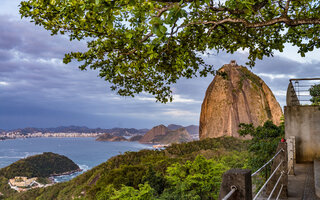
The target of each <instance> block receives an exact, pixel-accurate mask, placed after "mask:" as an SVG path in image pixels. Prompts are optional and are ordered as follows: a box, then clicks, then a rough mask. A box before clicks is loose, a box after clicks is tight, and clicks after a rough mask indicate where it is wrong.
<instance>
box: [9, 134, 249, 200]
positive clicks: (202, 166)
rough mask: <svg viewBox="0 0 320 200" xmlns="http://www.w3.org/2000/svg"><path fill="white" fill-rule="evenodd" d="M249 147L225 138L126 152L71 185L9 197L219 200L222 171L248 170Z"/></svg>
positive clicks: (24, 199)
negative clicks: (138, 197) (140, 197)
mask: <svg viewBox="0 0 320 200" xmlns="http://www.w3.org/2000/svg"><path fill="white" fill-rule="evenodd" d="M247 145H248V143H247V141H243V140H239V139H236V138H231V137H222V138H214V139H205V140H202V141H193V142H189V143H182V144H173V145H171V146H170V147H167V148H166V149H164V150H141V151H139V152H126V153H124V154H121V155H118V156H115V157H112V158H111V159H109V160H108V161H107V162H105V163H102V164H100V165H99V166H97V167H95V168H93V169H91V170H89V171H87V172H85V173H84V174H81V175H79V176H77V177H76V178H74V179H72V180H71V181H68V182H63V183H58V184H55V185H53V186H50V187H47V188H41V189H32V190H30V191H27V192H24V193H16V194H12V195H10V196H8V197H10V198H9V199H12V200H33V199H39V200H42V199H61V200H62V199H86V200H93V199H98V200H100V199H101V200H102V199H136V198H134V197H137V195H144V197H146V198H144V199H153V198H157V199H158V198H159V199H172V200H173V199H179V197H181V198H182V199H190V197H191V196H187V195H190V194H191V195H192V197H195V198H198V199H216V198H217V195H218V192H219V188H220V182H221V176H222V174H223V172H224V171H226V170H228V169H229V168H243V167H245V166H246V164H247V163H246V160H247V158H248V153H247V151H246V149H247ZM204 173H205V174H207V175H206V176H204ZM190 180H192V182H191V184H190ZM182 186H183V187H182ZM111 197H112V198H111Z"/></svg>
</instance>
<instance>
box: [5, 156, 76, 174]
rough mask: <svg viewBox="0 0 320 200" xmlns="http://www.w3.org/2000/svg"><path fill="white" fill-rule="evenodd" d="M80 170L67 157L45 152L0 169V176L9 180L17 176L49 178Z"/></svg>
mask: <svg viewBox="0 0 320 200" xmlns="http://www.w3.org/2000/svg"><path fill="white" fill-rule="evenodd" d="M74 170H79V166H78V165H76V164H75V163H74V162H73V161H72V160H70V159H69V158H67V157H66V156H62V155H59V154H55V153H50V152H45V153H43V154H40V155H35V156H30V157H28V158H25V159H21V160H18V161H17V162H15V163H13V164H11V165H9V166H8V167H5V168H2V169H0V176H3V177H5V178H7V179H10V178H14V177H15V176H26V177H28V178H32V177H49V176H51V175H53V174H61V173H65V172H70V171H74Z"/></svg>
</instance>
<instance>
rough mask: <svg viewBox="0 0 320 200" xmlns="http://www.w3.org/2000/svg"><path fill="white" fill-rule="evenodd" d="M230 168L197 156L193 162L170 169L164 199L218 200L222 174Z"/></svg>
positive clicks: (176, 165)
mask: <svg viewBox="0 0 320 200" xmlns="http://www.w3.org/2000/svg"><path fill="white" fill-rule="evenodd" d="M227 169H228V168H227V167H226V166H225V165H223V164H222V163H218V162H217V161H214V160H207V159H205V158H204V157H203V156H197V157H196V159H195V160H194V161H193V162H191V161H187V162H186V163H185V164H183V165H182V164H179V163H177V164H174V165H173V166H171V167H168V169H167V172H168V175H167V176H166V179H167V181H168V184H169V187H168V188H167V189H166V190H165V191H164V194H163V195H162V199H172V200H175V199H193V200H197V199H198V200H200V199H217V197H218V194H219V189H220V184H221V177H222V174H223V173H224V172H225V171H226V170H227Z"/></svg>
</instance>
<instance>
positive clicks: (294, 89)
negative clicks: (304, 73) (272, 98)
mask: <svg viewBox="0 0 320 200" xmlns="http://www.w3.org/2000/svg"><path fill="white" fill-rule="evenodd" d="M289 81H290V83H289V87H288V91H287V100H288V101H287V105H311V104H312V102H311V98H312V96H311V95H310V91H309V90H310V88H311V87H312V86H313V85H316V84H320V78H299V79H290V80H289Z"/></svg>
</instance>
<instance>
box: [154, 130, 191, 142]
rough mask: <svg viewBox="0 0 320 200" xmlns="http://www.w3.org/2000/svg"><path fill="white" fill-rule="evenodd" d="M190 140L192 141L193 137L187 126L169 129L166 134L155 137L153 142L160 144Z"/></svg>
mask: <svg viewBox="0 0 320 200" xmlns="http://www.w3.org/2000/svg"><path fill="white" fill-rule="evenodd" d="M190 141H192V138H191V136H190V134H189V133H188V131H187V130H186V129H185V128H179V129H177V130H169V131H168V132H167V133H166V134H165V135H157V136H155V138H154V139H153V143H159V144H171V143H183V142H190Z"/></svg>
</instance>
